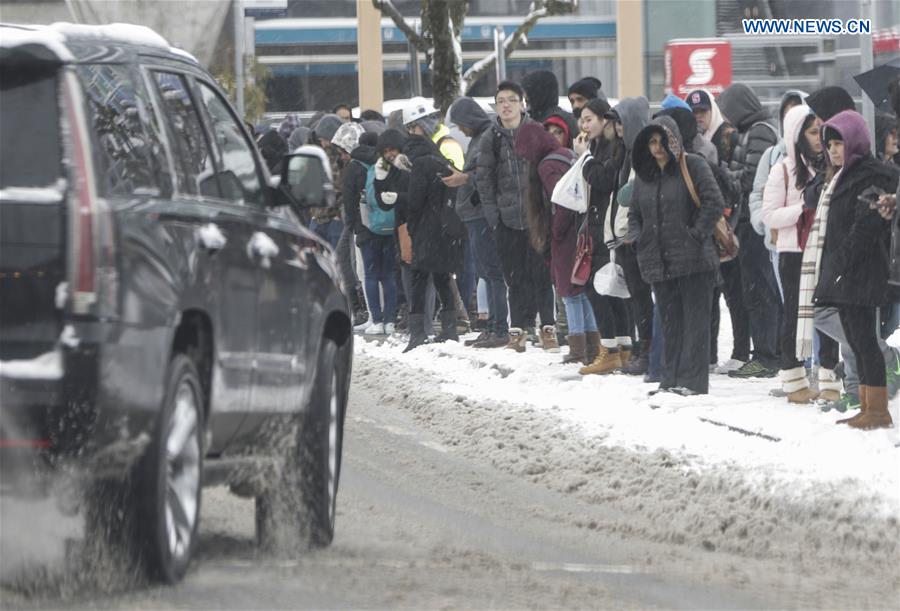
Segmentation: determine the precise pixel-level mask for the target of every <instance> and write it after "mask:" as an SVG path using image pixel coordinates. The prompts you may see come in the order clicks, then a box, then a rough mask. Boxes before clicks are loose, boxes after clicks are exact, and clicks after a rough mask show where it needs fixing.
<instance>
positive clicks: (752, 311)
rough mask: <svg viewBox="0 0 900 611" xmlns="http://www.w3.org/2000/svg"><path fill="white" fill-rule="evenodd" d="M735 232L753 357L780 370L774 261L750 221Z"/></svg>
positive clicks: (778, 308)
mask: <svg viewBox="0 0 900 611" xmlns="http://www.w3.org/2000/svg"><path fill="white" fill-rule="evenodd" d="M735 233H736V234H737V236H738V239H739V240H740V241H741V248H740V250H739V251H738V260H739V261H740V264H741V290H742V293H743V299H744V308H746V310H747V315H748V316H749V320H750V337H751V338H752V339H753V357H754V358H756V359H758V360H759V361H761V362H762V363H763V364H764V365H766V366H767V367H777V365H778V355H779V353H780V349H779V346H778V329H779V326H780V323H779V319H780V318H781V299H780V298H779V296H778V283H777V281H776V280H775V270H774V269H773V268H772V259H771V256H770V255H769V251H768V249H767V248H766V244H765V241H764V240H763V237H762V236H761V235H759V234H758V233H756V230H754V229H753V226H752V225H750V222H749V221H745V222H740V223H738V226H737V227H736V228H735Z"/></svg>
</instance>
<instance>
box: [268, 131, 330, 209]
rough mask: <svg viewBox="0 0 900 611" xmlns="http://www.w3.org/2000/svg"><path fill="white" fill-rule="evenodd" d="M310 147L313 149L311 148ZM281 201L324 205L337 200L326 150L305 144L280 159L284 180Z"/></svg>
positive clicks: (314, 206)
mask: <svg viewBox="0 0 900 611" xmlns="http://www.w3.org/2000/svg"><path fill="white" fill-rule="evenodd" d="M310 149H311V150H310ZM278 191H279V193H280V197H279V198H278V199H279V200H280V201H279V203H281V204H285V203H286V204H291V205H294V206H297V207H300V208H323V207H327V206H331V205H332V204H333V203H334V197H335V196H334V183H333V182H332V180H331V167H330V165H329V164H328V157H327V156H326V155H325V151H323V150H322V149H320V148H318V147H314V146H303V147H300V148H299V149H297V151H296V152H295V153H294V154H292V155H285V156H284V159H282V162H281V182H280V185H279V187H278Z"/></svg>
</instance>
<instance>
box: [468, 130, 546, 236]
mask: <svg viewBox="0 0 900 611" xmlns="http://www.w3.org/2000/svg"><path fill="white" fill-rule="evenodd" d="M528 121H531V119H528V118H526V117H525V115H524V114H523V115H522V123H520V124H519V127H518V128H516V129H506V128H505V127H503V125H501V124H500V119H499V118H497V119H496V120H495V121H494V122H493V123H492V125H491V131H490V132H489V133H487V134H485V135H484V137H483V139H482V140H481V151H480V152H479V154H478V164H477V170H476V173H475V181H476V184H477V186H478V196H479V197H480V198H481V205H482V206H483V207H484V218H485V220H486V221H487V222H488V225H490V226H491V227H494V228H496V227H497V224H498V223H501V222H502V223H503V224H504V225H505V226H506V227H507V228H509V229H515V230H518V231H522V230H525V229H527V228H528V221H527V220H526V216H525V195H526V193H528V162H527V161H525V160H524V159H522V158H521V157H519V156H518V155H516V144H515V143H516V133H517V132H518V130H519V129H521V127H522V125H524V124H525V123H526V122H528ZM532 122H533V121H532Z"/></svg>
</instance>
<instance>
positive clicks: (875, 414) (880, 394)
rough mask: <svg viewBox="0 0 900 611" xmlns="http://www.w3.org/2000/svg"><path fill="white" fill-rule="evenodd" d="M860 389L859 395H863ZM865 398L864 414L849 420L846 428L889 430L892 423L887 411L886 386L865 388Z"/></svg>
mask: <svg viewBox="0 0 900 611" xmlns="http://www.w3.org/2000/svg"><path fill="white" fill-rule="evenodd" d="M862 388H863V387H862V386H860V387H859V389H860V395H862V394H863V391H862ZM865 397H866V401H865V403H864V405H865V406H866V411H865V413H864V414H860V416H859V417H858V418H851V419H850V422H848V423H847V426H852V427H853V428H855V429H864V430H869V429H889V428H891V427H892V426H893V425H894V421H893V420H892V419H891V413H890V412H889V411H888V392H887V386H866V390H865Z"/></svg>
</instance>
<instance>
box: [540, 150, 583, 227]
mask: <svg viewBox="0 0 900 611" xmlns="http://www.w3.org/2000/svg"><path fill="white" fill-rule="evenodd" d="M588 156H590V152H588V151H585V152H584V153H582V154H581V157H579V158H578V159H576V160H575V163H573V164H572V167H571V168H569V171H568V172H566V173H565V174H563V176H562V178H560V179H559V181H557V183H556V186H555V187H553V195H551V196H550V201H551V202H553V203H554V204H556V205H557V206H562V207H563V208H568V209H569V210H574V211H575V212H580V213H582V214H584V213H585V212H587V209H588V203H589V201H588V200H589V198H590V195H589V192H588V185H587V183H586V182H585V180H584V175H583V174H582V171H583V168H584V162H585V159H587V158H588Z"/></svg>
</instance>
